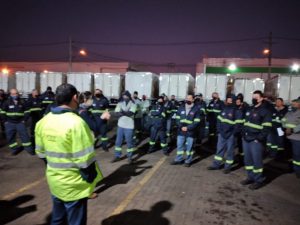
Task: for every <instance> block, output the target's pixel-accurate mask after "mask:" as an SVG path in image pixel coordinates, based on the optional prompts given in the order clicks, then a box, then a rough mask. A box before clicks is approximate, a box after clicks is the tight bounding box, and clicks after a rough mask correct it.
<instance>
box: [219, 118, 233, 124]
mask: <svg viewBox="0 0 300 225" xmlns="http://www.w3.org/2000/svg"><path fill="white" fill-rule="evenodd" d="M218 119H219V120H220V121H221V122H222V123H228V124H230V125H234V124H235V121H232V120H229V119H225V118H224V117H222V116H218Z"/></svg>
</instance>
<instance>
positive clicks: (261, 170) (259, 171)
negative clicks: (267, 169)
mask: <svg viewBox="0 0 300 225" xmlns="http://www.w3.org/2000/svg"><path fill="white" fill-rule="evenodd" d="M252 171H253V173H262V172H263V168H260V169H253V170H252Z"/></svg>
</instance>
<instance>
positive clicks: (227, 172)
mask: <svg viewBox="0 0 300 225" xmlns="http://www.w3.org/2000/svg"><path fill="white" fill-rule="evenodd" d="M230 172H231V169H230V168H226V169H224V170H223V173H224V174H229V173H230Z"/></svg>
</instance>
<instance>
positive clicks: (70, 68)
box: [69, 36, 73, 73]
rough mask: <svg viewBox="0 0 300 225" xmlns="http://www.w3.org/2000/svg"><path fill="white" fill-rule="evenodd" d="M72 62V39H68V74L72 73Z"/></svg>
mask: <svg viewBox="0 0 300 225" xmlns="http://www.w3.org/2000/svg"><path fill="white" fill-rule="evenodd" d="M72 61H73V43H72V37H71V36H70V37H69V73H70V72H72Z"/></svg>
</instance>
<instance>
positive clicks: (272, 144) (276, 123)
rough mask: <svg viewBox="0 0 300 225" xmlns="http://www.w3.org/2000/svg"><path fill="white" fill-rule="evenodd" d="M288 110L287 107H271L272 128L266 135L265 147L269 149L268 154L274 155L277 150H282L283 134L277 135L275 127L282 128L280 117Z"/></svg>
mask: <svg viewBox="0 0 300 225" xmlns="http://www.w3.org/2000/svg"><path fill="white" fill-rule="evenodd" d="M287 112H288V107H286V106H285V107H284V108H282V109H276V108H275V107H274V108H273V111H272V129H271V132H270V133H269V135H268V139H267V147H268V148H269V150H270V156H272V157H275V156H276V155H277V153H278V152H279V151H283V150H284V144H285V136H284V135H282V136H279V135H278V130H277V129H283V127H282V121H281V120H282V118H284V116H285V114H286V113H287Z"/></svg>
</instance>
